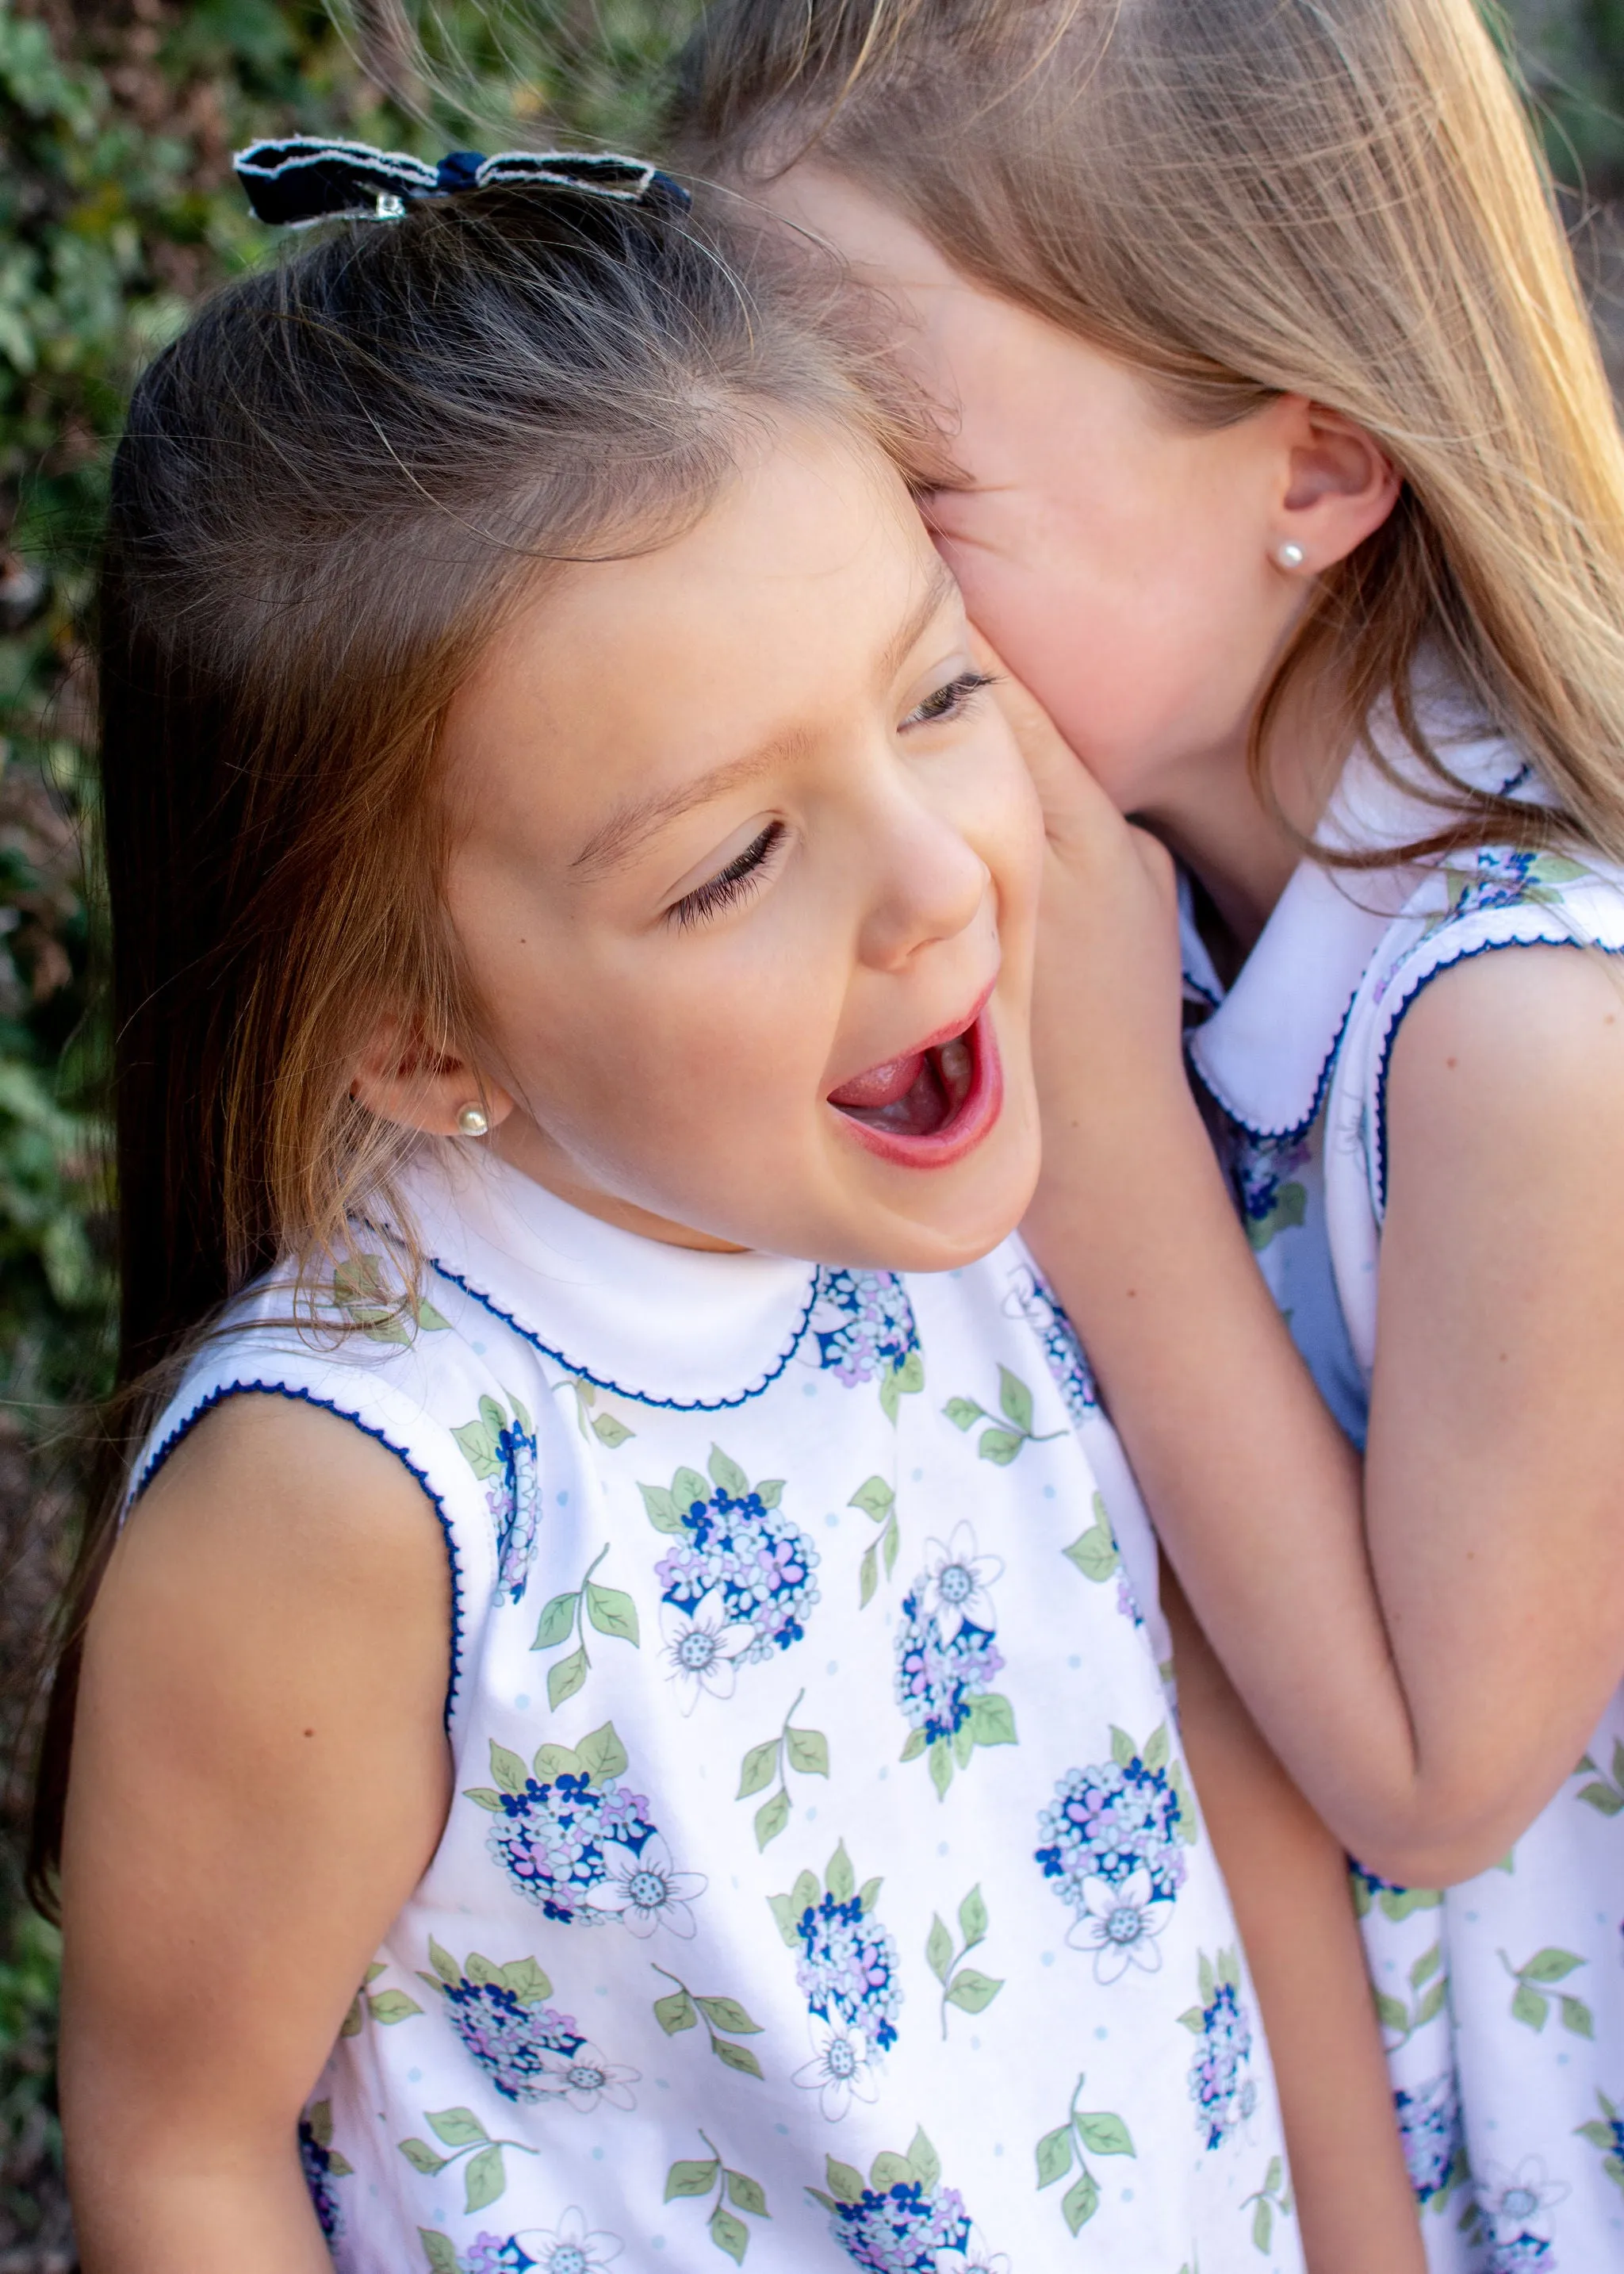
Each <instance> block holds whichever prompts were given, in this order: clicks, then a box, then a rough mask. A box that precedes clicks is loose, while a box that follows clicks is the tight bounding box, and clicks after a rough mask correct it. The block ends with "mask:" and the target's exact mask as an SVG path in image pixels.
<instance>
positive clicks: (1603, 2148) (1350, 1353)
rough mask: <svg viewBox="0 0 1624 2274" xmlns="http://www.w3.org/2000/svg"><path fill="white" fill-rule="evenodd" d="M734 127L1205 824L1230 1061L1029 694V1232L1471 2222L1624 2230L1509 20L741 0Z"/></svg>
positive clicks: (1612, 1777) (1037, 660) (1070, 707)
mask: <svg viewBox="0 0 1624 2274" xmlns="http://www.w3.org/2000/svg"><path fill="white" fill-rule="evenodd" d="M682 124H683V130H684V134H685V138H686V142H687V147H688V148H689V150H690V151H691V152H693V153H694V154H695V155H696V157H697V159H698V161H699V162H702V163H703V164H704V165H706V166H708V167H709V168H710V169H711V170H712V171H713V172H719V173H723V174H725V175H726V177H727V178H728V180H729V181H730V182H731V183H732V184H733V185H734V186H735V187H737V186H743V187H745V188H748V189H749V190H750V191H752V192H756V193H758V194H761V195H763V196H764V197H765V198H766V199H767V200H769V201H770V202H771V204H772V205H774V206H775V207H777V208H778V210H779V211H780V212H781V213H783V214H785V215H788V216H789V217H790V218H791V219H792V220H793V222H795V223H796V224H797V225H798V226H799V227H801V228H802V229H807V230H813V231H816V232H818V233H820V234H822V235H824V236H826V237H831V238H833V239H834V240H835V241H836V242H837V243H838V245H840V246H841V247H842V249H843V250H844V251H846V252H847V254H848V255H849V256H850V257H851V259H852V260H853V263H854V264H855V265H857V266H858V267H859V268H860V269H861V271H862V273H863V274H865V275H867V276H868V277H869V278H871V279H872V280H874V281H876V282H879V283H881V284H882V285H883V287H884V288H885V290H886V291H887V292H888V294H889V295H890V297H891V302H892V304H893V305H895V306H896V307H897V308H898V310H899V311H900V312H901V315H902V318H903V325H902V337H903V340H904V343H905V347H906V351H907V353H908V354H909V355H910V356H911V357H912V358H914V360H915V362H916V363H917V364H918V365H919V366H920V367H921V369H922V370H923V371H924V372H926V373H927V374H928V375H929V377H930V379H931V380H932V382H933V384H935V385H936V388H938V391H939V392H940V393H941V394H942V395H944V397H945V398H946V399H947V400H948V401H949V402H950V403H951V405H952V406H953V410H954V413H955V417H956V420H957V433H956V440H955V449H956V454H957V456H958V457H959V461H960V464H961V468H962V471H963V477H964V478H963V482H962V485H960V486H953V487H952V488H951V489H950V490H948V491H946V492H944V493H943V494H942V495H941V496H940V497H939V498H937V499H936V500H935V501H933V503H932V512H933V516H934V518H935V521H936V527H937V530H938V532H939V538H940V542H941V545H942V547H943V550H944V553H945V554H946V556H947V557H948V558H949V559H950V560H951V561H952V563H953V564H954V566H955V568H956V569H957V570H958V572H959V576H960V578H961V581H962V583H963V585H964V588H965V591H966V597H967V599H968V601H969V604H970V607H971V610H972V614H973V615H974V618H975V620H976V621H977V622H978V623H979V624H980V626H981V628H982V629H984V630H985V632H986V633H987V634H988V636H989V638H990V639H991V640H992V642H993V643H994V644H995V645H996V647H997V648H999V649H1000V650H1001V651H1002V652H1003V654H1004V659H1005V660H1006V662H1007V663H1008V664H1009V666H1011V669H1012V670H1013V671H1014V672H1015V673H1016V674H1018V675H1019V677H1020V678H1021V679H1023V680H1024V681H1026V683H1027V685H1028V686H1029V687H1030V688H1031V689H1033V690H1034V694H1035V696H1036V697H1038V699H1039V700H1040V701H1041V704H1043V705H1044V706H1045V707H1046V709H1047V711H1048V712H1049V715H1050V717H1051V718H1052V719H1053V721H1054V722H1055V726H1056V727H1057V728H1058V730H1059V733H1060V734H1061V735H1062V736H1064V742H1065V743H1067V744H1069V745H1070V747H1071V749H1072V750H1073V751H1075V752H1076V754H1077V755H1078V756H1079V757H1080V758H1081V759H1082V760H1083V761H1084V764H1085V765H1086V767H1087V768H1088V769H1089V771H1090V772H1091V773H1092V775H1093V776H1094V780H1095V781H1097V782H1098V783H1099V784H1100V785H1101V786H1102V787H1103V789H1104V790H1105V791H1106V792H1107V793H1108V794H1109V798H1110V800H1111V801H1112V802H1114V804H1115V805H1116V807H1117V808H1118V809H1120V810H1121V811H1122V812H1124V813H1129V814H1132V815H1134V816H1136V817H1139V819H1141V820H1143V821H1144V822H1146V823H1147V825H1149V826H1150V828H1151V829H1153V830H1154V832H1155V833H1156V835H1157V836H1159V837H1160V838H1161V840H1162V842H1163V844H1164V845H1166V846H1167V847H1170V848H1171V850H1172V852H1173V853H1174V854H1176V855H1177V856H1178V860H1179V862H1180V864H1181V867H1182V870H1183V883H1182V887H1181V890H1182V898H1183V904H1184V907H1183V913H1184V927H1183V929H1184V968H1183V974H1182V982H1183V993H1184V1004H1185V1018H1186V1020H1187V1021H1188V1022H1191V1023H1193V1024H1194V1026H1195V1028H1196V1031H1195V1032H1194V1034H1193V1036H1192V1040H1191V1047H1190V1059H1191V1062H1192V1066H1193V1071H1194V1074H1195V1078H1196V1079H1195V1085H1194V1092H1193V1095H1192V1090H1191V1088H1190V1087H1189V1085H1188V1084H1187V1083H1186V1081H1185V1079H1184V1073H1183V1070H1182V1068H1181V1064H1180V1050H1179V1025H1180V1020H1179V1011H1178V998H1179V994H1180V991H1181V990H1180V976H1181V975H1180V972H1179V968H1178V965H1177V960H1176V959H1175V958H1174V956H1173V953H1172V951H1171V947H1170V945H1169V943H1168V939H1167V937H1166V936H1165V929H1164V927H1163V925H1162V915H1161V907H1160V901H1159V899H1158V895H1157V893H1156V892H1155V891H1154V890H1152V889H1151V886H1150V885H1147V882H1146V879H1147V876H1148V877H1150V878H1151V882H1152V884H1154V860H1152V861H1149V862H1148V863H1147V862H1146V861H1141V860H1140V859H1139V857H1138V853H1139V851H1142V850H1143V848H1142V847H1140V848H1137V849H1136V847H1135V846H1134V845H1133V843H1132V840H1129V839H1127V838H1124V836H1123V835H1122V834H1121V833H1120V832H1118V831H1116V830H1114V829H1113V828H1112V827H1111V826H1110V825H1109V817H1108V816H1106V815H1105V814H1103V813H1102V812H1101V810H1100V809H1098V807H1097V806H1096V805H1094V804H1091V803H1090V802H1089V801H1088V799H1087V798H1086V794H1085V793H1086V790H1087V788H1088V784H1087V781H1086V779H1085V778H1084V777H1083V776H1082V775H1080V774H1079V771H1078V769H1077V768H1076V767H1075V766H1072V765H1070V764H1067V763H1065V762H1064V760H1061V761H1057V760H1056V755H1055V749H1054V746H1053V744H1052V740H1051V742H1047V743H1046V742H1044V740H1043V731H1044V730H1043V729H1042V727H1041V724H1034V727H1033V749H1034V756H1035V757H1036V758H1037V759H1038V761H1039V763H1040V767H1041V772H1042V773H1043V776H1044V779H1045V783H1046V788H1047V791H1048V794H1049V800H1050V804H1051V833H1052V837H1053V840H1054V847H1055V868H1054V877H1053V883H1054V891H1053V892H1052V893H1051V895H1050V900H1049V934H1050V937H1049V951H1048V953H1049V959H1050V960H1049V1006H1048V1009H1047V1012H1046V1013H1044V1014H1043V1020H1042V1027H1041V1051H1040V1060H1039V1063H1040V1069H1041V1074H1042V1078H1043V1081H1044V1083H1045V1086H1046V1093H1047V1106H1048V1110H1049V1114H1050V1117H1051V1126H1052V1128H1053V1129H1054V1131H1055V1132H1056V1133H1064V1143H1062V1144H1058V1145H1056V1146H1055V1147H1053V1148H1051V1155H1050V1173H1049V1176H1048V1177H1047V1178H1046V1188H1045V1190H1044V1192H1043V1193H1041V1195H1040V1201H1039V1205H1038V1209H1037V1211H1036V1213H1035V1214H1034V1217H1033V1218H1032V1219H1031V1231H1032V1234H1033V1236H1034V1239H1035V1240H1036V1242H1037V1245H1038V1247H1039V1251H1040V1253H1041V1254H1042V1255H1043V1256H1044V1257H1045V1259H1046V1260H1047V1261H1048V1263H1049V1267H1050V1269H1051V1270H1052V1272H1053V1274H1054V1276H1055V1277H1056V1283H1057V1284H1058V1287H1059V1289H1060V1291H1061V1292H1062V1295H1063V1297H1064V1299H1065V1300H1066V1302H1067V1303H1068V1305H1069V1306H1070V1307H1071V1311H1072V1314H1073V1315H1074V1316H1075V1317H1076V1319H1077V1320H1078V1321H1079V1328H1080V1329H1081V1331H1082V1332H1083V1333H1084V1335H1085V1337H1086V1340H1087V1342H1088V1344H1089V1347H1090V1349H1091V1351H1092V1352H1093V1353H1094V1356H1095V1359H1096V1360H1097V1362H1098V1364H1099V1367H1100V1369H1101V1379H1102V1382H1103V1384H1104V1387H1105V1389H1106V1392H1107V1394H1108V1397H1109V1401H1110V1404H1111V1410H1112V1412H1113V1414H1114V1416H1115V1418H1116V1421H1117V1423H1118V1425H1119V1426H1120V1427H1122V1429H1123V1431H1124V1435H1125V1438H1126V1441H1127V1442H1128V1445H1129V1448H1130V1450H1131V1452H1132V1457H1133V1458H1134V1460H1135V1463H1136V1465H1137V1466H1138V1469H1139V1474H1140V1476H1141V1479H1142V1480H1143V1482H1144V1484H1145V1486H1146V1487H1147V1494H1148V1496H1149V1499H1150V1502H1151V1504H1152V1506H1153V1509H1154V1516H1155V1519H1156V1522H1157V1525H1158V1528H1159V1531H1160V1533H1161V1536H1162V1541H1163V1543H1164V1545H1165V1546H1166V1547H1167V1548H1168V1550H1169V1553H1170V1555H1171V1557H1172V1559H1173V1561H1174V1562H1175V1564H1176V1565H1177V1570H1178V1572H1179V1575H1180V1577H1181V1578H1182V1579H1183V1581H1184V1585H1185V1587H1186V1589H1187V1591H1188V1593H1189V1595H1190V1597H1191V1598H1192V1601H1193V1604H1194V1607H1195V1608H1196V1610H1197V1612H1198V1613H1199V1616H1200V1617H1201V1619H1202V1621H1203V1622H1204V1623H1205V1625H1206V1627H1207V1631H1208V1632H1209V1634H1210V1635H1211V1637H1212V1638H1213V1640H1214V1643H1215V1645H1217V1647H1218V1649H1219V1651H1220V1653H1221V1654H1222V1656H1223V1658H1224V1659H1225V1660H1226V1662H1227V1664H1228V1666H1229V1671H1230V1672H1231V1674H1232V1675H1233V1676H1234V1678H1235V1680H1236V1681H1237V1684H1238V1686H1239V1687H1240V1689H1241V1690H1242V1691H1243V1692H1244V1695H1245V1697H1246V1698H1247V1699H1248V1701H1249V1703H1250V1704H1251V1706H1252V1709H1253V1711H1254V1712H1255V1713H1256V1714H1257V1716H1258V1718H1259V1721H1260V1722H1261V1724H1262V1726H1263V1728H1264V1731H1265V1733H1266V1734H1267V1736H1269V1737H1270V1738H1271V1740H1272V1741H1273V1743H1274V1745H1275V1747H1276V1749H1277V1751H1278V1752H1279V1754H1280V1757H1281V1758H1282V1761H1283V1762H1284V1763H1285V1764H1286V1765H1287V1766H1288V1767H1289V1769H1290V1770H1291V1772H1292V1773H1293V1774H1294V1776H1295V1777H1296V1778H1297V1781H1299V1783H1300V1784H1301V1786H1302V1788H1303V1789H1304V1792H1305V1793H1306V1794H1307V1795H1308V1796H1310V1797H1311V1798H1312V1800H1313V1801H1314V1802H1315V1803H1317V1805H1318V1806H1319V1809H1320V1810H1321V1811H1322V1812H1323V1814H1324V1816H1325V1818H1326V1819H1327V1822H1328V1823H1329V1825H1330V1826H1332V1827H1333V1828H1334V1829H1335V1831H1336V1832H1337V1833H1338V1834H1340V1835H1341V1836H1342V1838H1343V1840H1345V1841H1346V1842H1347V1844H1348V1846H1349V1847H1350V1849H1351V1851H1352V1852H1353V1854H1354V1855H1355V1856H1357V1857H1358V1858H1359V1864H1358V1867H1357V1870H1356V1872H1355V1888H1356V1895H1357V1902H1358V1905H1359V1907H1360V1909H1361V1910H1362V1911H1363V1912H1364V1914H1365V1930H1366V1934H1367V1940H1368V1948H1369V1956H1370V1964H1371V1969H1372V1978H1373V1981H1374V1984H1375V1989H1376V1993H1377V2000H1378V2006H1379V2011H1380V2018H1381V2022H1382V2025H1383V2029H1384V2031H1385V2033H1386V2036H1387V2042H1388V2044H1389V2047H1390V2051H1391V2056H1392V2070H1393V2076H1394V2082H1395V2090H1396V2097H1397V2106H1398V2111H1399V2114H1400V2120H1401V2122H1402V2127H1403V2131H1404V2135H1405V2139H1406V2142H1407V2146H1408V2150H1409V2155H1410V2168H1411V2172H1412V2178H1413V2182H1414V2187H1415V2192H1416V2195H1417V2200H1418V2202H1420V2203H1421V2204H1422V2205H1424V2206H1425V2214H1426V2216H1425V2226H1426V2231H1427V2234H1428V2237H1429V2248H1430V2250H1431V2253H1432V2258H1433V2262H1434V2263H1435V2265H1436V2266H1437V2267H1438V2268H1440V2269H1443V2268H1446V2267H1451V2268H1453V2267H1470V2268H1473V2269H1477V2270H1487V2269H1492V2270H1496V2274H1500V2270H1511V2269H1514V2268H1515V2269H1519V2270H1520V2269H1523V2268H1535V2267H1538V2268H1541V2269H1547V2270H1548V2269H1553V2268H1555V2267H1557V2266H1559V2265H1560V2266H1561V2267H1564V2268H1568V2269H1570V2270H1574V2269H1580V2270H1584V2274H1590V2270H1592V2269H1598V2268H1600V2267H1603V2266H1605V2265H1610V2264H1613V2263H1618V2262H1619V2260H1620V2255H1621V2254H1624V1968H1621V1966H1620V1957H1621V1955H1624V1954H1621V1952H1620V1936H1619V1930H1620V1913H1621V1912H1624V1894H1620V1889H1621V1888H1624V1698H1621V1697H1620V1692H1619V1688H1618V1685H1619V1681H1620V1671H1621V1669H1624V1525H1620V1520H1619V1515H1620V1499H1621V1497H1624V1400H1620V1396H1619V1389H1618V1385H1619V1382H1620V1378H1621V1375H1624V1002H1621V1000H1620V990H1619V987H1618V966H1617V964H1616V962H1614V961H1613V960H1611V959H1613V958H1615V957H1616V956H1617V955H1618V953H1620V951H1621V950H1624V874H1621V872H1620V867H1619V865H1618V864H1619V863H1620V862H1621V861H1624V460H1621V457H1620V442H1619V434H1618V429H1617V425H1616V422H1615V419H1614V415H1613V406H1612V403H1611V402H1610V400H1609V398H1608V395H1607V390H1606V388H1605V383H1604V380H1603V375H1602V372H1601V368H1600V365H1599V362H1598V357H1597V353H1596V350H1595V345H1594V342H1593V340H1592V337H1591V335H1590V328H1589V326H1588V324H1587V322H1586V320H1585V316H1584V313H1583V308H1582V305H1581V301H1580V297H1579V295H1578V292H1577V290H1576V289H1575V279H1574V275H1573V271H1572V267H1571V265H1570V262H1569V260H1568V252H1567V249H1566V247H1565V245H1564V244H1563V241H1562V237H1561V234H1560V230H1559V227H1558V224H1557V219H1556V215H1555V209H1554V200H1553V196H1552V192H1551V188H1550V184H1549V182H1548V180H1547V178H1546V177H1545V173H1544V171H1543V169H1542V168H1541V165H1540V163H1539V161H1538V157H1537V155H1536V154H1535V153H1534V151H1533V150H1532V148H1531V147H1530V138H1529V132H1528V129H1527V126H1526V124H1525V122H1524V119H1523V117H1522V114H1521V111H1520V109H1519V105H1518V102H1517V101H1516V97H1515V92H1514V90H1513V88H1512V87H1511V85H1510V83H1509V81H1508V79H1507V74H1506V72H1505V70H1504V68H1503V66H1502V64H1501V61H1500V56H1499V54H1498V53H1497V51H1496V49H1495V47H1494V45H1493V43H1492V40H1491V37H1490V34H1489V33H1488V31H1487V30H1486V29H1485V25H1484V23H1483V21H1482V20H1481V19H1480V18H1479V15H1478V13H1477V11H1475V10H1474V9H1473V8H1472V7H1471V6H1470V4H1468V0H1210V4H1202V5H1199V6H1192V5H1190V4H1188V0H1109V4H1106V0H1053V4H1043V5H1039V4H1028V0H962V4H947V5H942V4H936V0H850V4H841V0H823V4H820V0H811V4H809V5H801V4H799V0H797V4H793V5H789V4H778V0H733V4H727V5H724V6H722V7H720V8H719V9H718V11H716V13H715V16H714V18H713V19H712V22H711V26H710V27H709V28H708V29H707V31H706V33H705V34H704V35H703V38H702V39H701V41H700V42H699V44H698V45H697V47H696V49H695V52H694V54H693V55H692V56H691V57H690V61H689V69H688V81H687V92H686V94H685V97H684V102H683V118H682ZM1575 947H1577V948H1583V949H1584V950H1586V951H1587V952H1586V953H1575V952H1574V950H1575ZM1203 1117H1205V1119H1206V1121H1207V1124H1208V1125H1209V1126H1210V1131H1211V1133H1212V1134H1213V1135H1214V1136H1215V1137H1216V1140H1217V1147H1216V1158H1215V1157H1214V1148H1213V1146H1212V1145H1211V1144H1210V1143H1209V1141H1208V1130H1207V1128H1204V1127H1203ZM1220 1165H1222V1171H1223V1172H1224V1174H1223V1175H1222V1176H1221V1174H1220ZM1226 1181H1227V1184H1228V1186H1229V1190H1228V1192H1226V1190H1225V1183H1226ZM1243 1233H1244V1237H1243ZM1248 1245H1250V1249H1251V1251H1252V1253H1251V1254H1250V1255H1249V1254H1248ZM1254 1258H1255V1264H1256V1266H1259V1267H1260V1269H1257V1268H1254V1261H1253V1259H1254ZM1379 1292H1380V1306H1378V1293H1379ZM1271 1297H1272V1298H1273V1301H1272V1302H1271V1300H1270V1299H1269V1298H1271ZM1276 1306H1277V1307H1276ZM1277 1310H1278V1313H1279V1314H1283V1322H1282V1316H1281V1315H1277ZM1293 1342H1295V1344H1296V1349H1295V1351H1294V1349H1293ZM1441 1890H1447V1892H1440V1891H1441Z"/></svg>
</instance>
